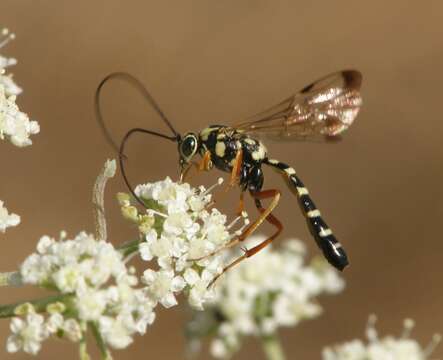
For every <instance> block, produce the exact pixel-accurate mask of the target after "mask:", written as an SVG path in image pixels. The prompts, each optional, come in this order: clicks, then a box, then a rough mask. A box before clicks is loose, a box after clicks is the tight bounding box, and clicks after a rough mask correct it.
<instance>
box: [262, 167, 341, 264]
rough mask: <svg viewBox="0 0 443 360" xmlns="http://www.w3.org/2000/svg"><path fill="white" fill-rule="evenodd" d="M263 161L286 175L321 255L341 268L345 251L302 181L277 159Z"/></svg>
mask: <svg viewBox="0 0 443 360" xmlns="http://www.w3.org/2000/svg"><path fill="white" fill-rule="evenodd" d="M264 162H265V163H266V164H267V165H270V166H272V167H274V168H276V169H278V170H279V171H280V172H281V173H282V174H283V175H284V176H286V177H287V180H288V183H289V185H290V186H291V187H292V188H293V190H294V191H295V192H296V194H297V197H298V202H299V205H300V207H301V209H302V211H303V214H304V215H305V217H306V222H307V223H308V227H309V231H310V232H311V234H312V236H313V237H314V239H315V241H316V242H317V245H318V246H319V248H320V249H321V250H322V251H323V255H324V256H325V258H326V259H327V260H328V262H329V263H330V264H331V265H333V266H334V267H335V268H337V269H338V270H343V269H344V268H345V267H346V265H348V263H349V262H348V257H347V255H346V252H345V251H344V249H343V248H342V246H341V244H340V243H339V242H338V240H337V239H336V238H335V236H334V234H333V233H332V231H331V229H330V228H329V227H328V225H327V224H326V223H325V221H324V220H323V219H322V217H321V214H320V211H319V210H318V209H317V207H316V206H315V204H314V202H313V201H312V199H311V197H310V196H309V192H308V189H306V187H305V186H304V184H303V183H302V181H301V180H300V179H299V178H298V176H297V175H296V173H295V170H294V169H293V168H291V167H290V166H288V165H286V164H284V163H282V162H280V161H277V160H272V159H267V160H265V161H264Z"/></svg>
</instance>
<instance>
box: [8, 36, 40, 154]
mask: <svg viewBox="0 0 443 360" xmlns="http://www.w3.org/2000/svg"><path fill="white" fill-rule="evenodd" d="M14 38H15V36H14V34H11V33H10V32H9V30H7V29H2V30H0V49H1V48H2V47H4V46H5V45H6V44H7V43H8V42H9V41H10V40H12V39H14ZM16 63H17V61H16V60H15V59H14V58H7V57H4V56H2V55H0V139H7V140H9V141H10V142H11V143H12V144H14V145H16V146H19V147H24V146H28V145H31V144H32V141H31V139H30V136H31V135H34V134H37V133H39V132H40V126H39V124H38V122H37V121H31V120H29V117H28V115H26V114H25V113H24V112H22V111H20V109H19V108H18V106H17V104H16V98H17V95H19V94H20V93H21V92H22V89H21V88H20V87H19V86H17V85H16V84H15V82H14V80H13V78H12V74H7V72H6V69H7V68H8V67H10V66H12V65H15V64H16Z"/></svg>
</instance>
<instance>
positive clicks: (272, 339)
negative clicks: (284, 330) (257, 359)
mask: <svg viewBox="0 0 443 360" xmlns="http://www.w3.org/2000/svg"><path fill="white" fill-rule="evenodd" d="M262 346H263V351H264V352H265V354H266V358H267V359H268V360H285V359H286V357H285V354H284V352H283V348H282V346H281V343H280V340H279V339H278V336H277V335H276V334H274V335H269V336H263V337H262Z"/></svg>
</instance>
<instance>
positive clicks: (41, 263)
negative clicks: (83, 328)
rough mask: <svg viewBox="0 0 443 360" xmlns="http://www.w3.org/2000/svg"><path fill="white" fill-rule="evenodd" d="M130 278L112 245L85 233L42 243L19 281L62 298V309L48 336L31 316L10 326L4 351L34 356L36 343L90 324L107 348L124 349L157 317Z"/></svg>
mask: <svg viewBox="0 0 443 360" xmlns="http://www.w3.org/2000/svg"><path fill="white" fill-rule="evenodd" d="M133 272H134V269H127V268H126V265H125V263H124V261H123V255H122V254H121V253H120V252H119V251H117V250H116V249H115V248H114V247H113V246H112V244H110V243H108V242H105V241H97V240H95V239H94V238H93V237H92V236H90V235H88V234H86V233H80V234H79V235H77V236H76V237H75V238H74V239H73V240H66V239H65V234H62V236H61V239H60V240H58V241H56V240H55V239H53V238H50V237H48V236H44V237H42V238H41V239H40V241H39V242H38V245H37V252H36V253H33V254H31V255H30V256H29V257H28V258H27V259H26V260H25V261H24V262H23V264H22V265H21V267H20V274H21V277H22V281H23V283H24V284H32V285H38V286H41V287H46V288H49V289H52V290H57V291H58V292H59V293H61V294H65V295H66V296H65V297H64V298H63V299H64V301H63V302H62V304H63V309H62V310H61V311H59V315H58V320H57V321H55V320H54V321H52V322H51V325H52V326H53V329H54V331H52V332H51V331H50V332H48V331H46V330H47V329H46V328H47V322H44V321H43V318H42V317H40V315H38V316H37V315H30V316H28V318H27V320H26V321H22V320H20V321H19V320H13V322H12V324H11V329H12V331H13V333H14V335H13V336H12V337H11V338H10V341H9V342H8V350H9V351H16V350H18V349H21V348H23V349H24V350H25V351H28V352H31V353H32V352H36V351H38V349H39V345H38V346H37V345H36V342H39V340H40V339H41V340H44V339H45V338H47V337H48V336H49V335H50V334H52V333H59V332H60V331H61V332H64V331H65V329H64V328H65V327H66V326H69V327H74V326H73V323H72V321H75V322H76V323H77V325H81V324H86V323H88V324H94V326H96V327H97V329H98V331H99V333H100V336H101V337H102V338H103V341H104V343H105V344H106V345H107V346H110V347H112V348H117V349H120V348H124V347H127V346H128V345H129V344H130V343H131V342H132V336H133V335H135V334H136V333H139V334H144V333H145V331H146V328H147V325H149V324H151V323H152V322H153V321H154V317H155V314H154V312H153V307H154V305H155V304H154V302H153V301H151V299H150V298H149V297H148V296H147V295H146V291H144V290H143V289H142V288H136V287H135V286H136V285H137V283H138V281H137V278H136V277H135V276H134V275H133ZM59 301H61V300H59ZM64 316H65V317H66V318H65V320H64V321H63V318H64ZM70 319H72V320H71V322H70V323H68V324H67V323H66V322H67V321H69V320H70ZM50 320H51V319H50ZM31 329H32V330H31ZM30 333H32V334H33V335H32V336H31V335H29V334H30ZM71 338H72V337H71ZM79 338H80V337H78V339H79Z"/></svg>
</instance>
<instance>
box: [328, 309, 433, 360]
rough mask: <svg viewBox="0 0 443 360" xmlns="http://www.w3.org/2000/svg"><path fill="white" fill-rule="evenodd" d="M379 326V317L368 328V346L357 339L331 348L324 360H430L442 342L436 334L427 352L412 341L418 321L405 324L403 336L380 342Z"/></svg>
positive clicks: (384, 339)
mask: <svg viewBox="0 0 443 360" xmlns="http://www.w3.org/2000/svg"><path fill="white" fill-rule="evenodd" d="M375 322H376V317H375V315H371V316H370V317H369V321H368V325H367V328H366V337H367V338H368V342H367V343H366V344H365V343H364V342H363V341H362V340H359V339H356V340H351V341H348V342H345V343H344V344H341V345H335V346H333V347H327V348H325V349H324V350H323V360H394V359H395V360H397V359H399V360H400V359H401V360H426V359H429V358H430V356H431V354H432V352H433V351H434V349H435V347H436V346H437V344H438V343H439V342H440V339H441V337H440V335H438V334H436V335H434V337H433V339H432V341H431V342H430V343H429V345H428V346H427V347H425V348H423V347H422V346H421V345H420V344H419V343H418V342H417V341H416V340H414V339H412V338H411V337H410V335H411V330H412V328H413V327H414V321H413V320H411V319H406V320H405V321H404V325H403V333H402V334H401V336H399V337H395V336H390V335H389V336H385V337H384V338H379V337H378V333H377V330H376V329H375Z"/></svg>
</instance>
